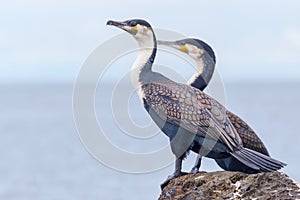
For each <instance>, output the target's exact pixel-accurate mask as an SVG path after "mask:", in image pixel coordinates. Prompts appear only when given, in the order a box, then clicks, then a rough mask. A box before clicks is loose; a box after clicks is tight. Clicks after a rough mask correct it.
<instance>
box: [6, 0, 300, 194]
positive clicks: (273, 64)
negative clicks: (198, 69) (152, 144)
mask: <svg viewBox="0 0 300 200" xmlns="http://www.w3.org/2000/svg"><path fill="white" fill-rule="evenodd" d="M299 8H300V2H297V1H292V0H287V1H285V2H283V1H279V0H275V1H264V2H261V1H258V0H254V1H251V2H241V1H238V0H228V1H224V2H222V1H210V2H207V1H197V2H195V1H189V0H187V1H184V3H175V2H174V1H169V0H167V1H157V0H152V1H149V2H140V1H137V0H132V1H126V2H121V1H118V0H111V1H109V2H107V3H105V2H100V1H81V0H78V1H69V0H63V1H57V0H54V1H49V0H45V1H34V0H27V1H7V2H2V4H1V7H0V22H1V26H0V69H1V73H0V89H1V94H0V110H1V112H0V130H1V134H0V157H1V160H2V161H1V164H0V177H1V178H0V198H1V199H83V198H87V199H156V198H158V196H159V194H160V187H159V185H160V183H161V182H162V181H163V180H164V179H165V178H166V177H167V176H168V175H169V174H170V173H171V172H173V165H171V166H168V167H166V168H164V169H161V170H159V171H155V172H152V173H147V174H127V173H122V172H118V171H115V170H113V169H110V168H108V167H106V166H104V165H102V164H100V163H99V162H98V161H96V160H95V159H94V158H93V157H92V156H91V155H90V154H89V153H88V152H87V151H86V150H85V148H84V146H83V145H82V144H81V142H80V139H79V137H78V135H77V132H76V128H75V124H74V122H73V115H72V89H73V83H74V81H75V79H76V76H77V74H78V72H79V70H80V68H81V66H82V64H83V62H84V61H85V59H86V58H87V57H88V56H89V54H90V53H91V52H92V51H93V50H94V49H95V48H96V47H98V46H99V45H100V44H101V43H103V42H105V41H106V40H108V39H109V38H111V37H112V36H115V35H117V34H119V33H120V30H117V29H115V28H110V27H106V25H105V24H106V21H107V20H109V19H115V20H125V19H130V18H143V19H146V20H147V21H149V22H150V23H151V24H152V26H153V27H155V28H163V29H169V30H175V31H177V32H179V33H182V34H184V35H186V36H189V37H196V38H201V39H203V40H204V41H206V42H208V43H209V44H210V45H211V46H212V47H213V49H214V51H215V52H216V55H217V70H218V71H219V73H220V75H221V76H222V79H223V81H224V87H225V90H226V96H227V102H226V105H227V107H228V108H229V109H230V110H232V111H234V112H235V113H236V114H238V115H240V116H241V117H242V118H243V119H245V121H247V122H248V123H249V124H250V125H251V126H252V127H253V128H254V130H255V131H256V132H257V133H258V135H259V136H260V137H261V139H262V140H263V141H264V143H265V144H266V146H267V148H268V150H269V152H270V153H271V155H272V156H273V157H274V158H278V159H280V160H282V161H284V162H286V163H288V166H287V167H285V168H284V169H283V170H282V171H283V172H285V173H287V174H288V175H289V176H290V177H291V178H293V179H294V180H296V181H298V182H300V172H299V170H298V168H299V166H300V162H299V161H298V160H297V157H298V156H299V148H298V142H299V141H300V135H299V130H298V129H299V128H298V124H299V122H298V120H299V113H300V93H299V92H300V82H299V81H300V67H299V66H300V56H299V55H300V24H299V19H300V13H299ZM133 59H134V56H129V57H128V59H127V60H126V59H125V60H124V61H123V62H122V63H121V62H116V63H115V65H116V66H117V65H118V64H124V65H126V66H127V65H130V64H131V63H132V62H133ZM182 73H183V74H184V75H185V76H191V74H192V72H191V71H183V72H182ZM118 78H119V76H118V71H117V70H115V71H112V72H111V76H107V80H106V84H108V85H109V84H110V81H111V82H113V81H115V80H116V79H118ZM108 88H109V87H108ZM141 109H142V106H141ZM105 112H106V111H105ZM105 112H102V113H105ZM99 113H100V114H99V115H101V111H99ZM108 120H109V119H108ZM107 123H108V124H109V123H110V122H109V121H108V122H107ZM111 123H112V125H111V126H113V121H111ZM115 134H117V132H116V133H115ZM119 134H122V133H121V131H120V132H119ZM115 138H118V136H116V137H115ZM161 138H162V140H164V142H167V141H168V140H167V138H166V137H164V136H163V135H162V134H161ZM116 142H117V141H116ZM138 143H139V141H134V142H132V143H131V145H133V146H134V145H137V144H138ZM190 157H191V158H189V159H188V160H187V162H186V163H185V166H184V169H185V170H189V168H190V166H191V165H192V163H193V159H194V155H191V156H190ZM202 163H203V164H202V167H201V169H202V170H204V171H215V170H221V169H220V168H218V166H217V165H216V164H215V163H214V162H213V161H212V160H209V159H205V160H204V161H203V162H202Z"/></svg>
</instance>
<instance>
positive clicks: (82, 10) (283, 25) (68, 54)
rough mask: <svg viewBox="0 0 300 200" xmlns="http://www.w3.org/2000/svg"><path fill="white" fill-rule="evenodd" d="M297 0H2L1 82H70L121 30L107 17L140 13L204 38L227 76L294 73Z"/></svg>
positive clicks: (299, 56) (297, 75)
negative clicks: (103, 44)
mask: <svg viewBox="0 0 300 200" xmlns="http://www.w3.org/2000/svg"><path fill="white" fill-rule="evenodd" d="M299 9H300V2H299V1H296V0H293V1H292V0H287V1H279V0H274V1H263V2H262V1H258V0H253V1H247V2H245V1H238V0H227V1H214V0H213V1H202V0H201V1H190V0H186V1H181V2H178V3H177V2H175V1H170V0H165V1H158V0H151V1H148V2H146V1H137V0H131V1H130V0H129V1H118V0H110V1H105V2H104V1H89V0H87V1H81V0H72V1H71V0H60V1H58V0H51V1H50V0H44V1H35V0H27V1H26V0H24V1H21V0H17V1H14V0H12V1H3V2H2V3H1V7H0V24H1V26H0V69H1V73H0V82H5V83H17V82H21V83H23V82H37V81H50V82H73V81H74V80H75V79H76V76H77V74H78V72H79V70H80V68H81V66H82V64H83V62H84V61H85V59H86V58H87V57H88V56H89V54H90V53H91V52H92V51H93V50H94V49H95V48H97V47H98V46H99V45H101V44H102V43H103V42H105V41H107V40H108V39H110V38H111V37H113V36H115V35H117V34H120V30H117V29H115V28H111V27H107V26H106V25H105V24H106V21H107V20H109V19H115V20H125V19H130V18H142V19H146V20H147V21H148V22H150V23H151V24H152V26H153V27H154V28H159V29H168V30H174V31H177V32H179V33H182V34H184V35H186V36H188V37H196V38H200V39H202V40H204V41H206V42H208V43H209V44H210V45H211V46H212V47H213V49H214V51H215V53H216V55H217V69H218V70H219V72H220V74H221V76H222V77H223V79H224V80H225V81H298V80H300V22H299V19H300V12H299Z"/></svg>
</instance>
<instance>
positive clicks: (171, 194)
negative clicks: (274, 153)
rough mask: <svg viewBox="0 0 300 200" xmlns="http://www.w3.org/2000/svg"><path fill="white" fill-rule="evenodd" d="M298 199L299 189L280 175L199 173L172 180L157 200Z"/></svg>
mask: <svg viewBox="0 0 300 200" xmlns="http://www.w3.org/2000/svg"><path fill="white" fill-rule="evenodd" d="M199 199H264V200H265V199H272V200H273V199H300V186H299V184H297V183H296V182H295V181H293V180H292V179H290V178H289V177H288V176H287V175H286V174H284V173H282V172H272V173H259V174H244V173H241V172H225V171H222V172H209V173H207V172H199V173H197V174H188V175H184V176H181V177H178V178H176V179H173V180H171V181H170V182H169V183H168V185H167V186H166V187H164V189H163V191H162V193H161V195H160V197H159V200H199Z"/></svg>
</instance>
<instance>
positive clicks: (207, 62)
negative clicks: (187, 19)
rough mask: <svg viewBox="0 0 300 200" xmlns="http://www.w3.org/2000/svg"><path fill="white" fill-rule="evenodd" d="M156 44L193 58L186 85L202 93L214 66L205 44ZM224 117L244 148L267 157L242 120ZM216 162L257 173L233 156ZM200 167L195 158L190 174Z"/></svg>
mask: <svg viewBox="0 0 300 200" xmlns="http://www.w3.org/2000/svg"><path fill="white" fill-rule="evenodd" d="M158 44H160V45H165V46H168V47H171V48H174V49H177V50H180V51H182V52H184V53H186V54H188V55H189V56H190V57H191V58H193V59H194V60H195V62H196V63H197V66H198V68H197V71H196V72H195V73H194V75H193V76H192V78H191V79H190V80H189V81H188V84H189V85H191V86H193V87H195V88H198V89H200V90H202V91H203V90H204V89H205V88H206V87H207V85H208V83H209V81H210V80H211V78H212V75H213V72H214V69H215V64H216V57H215V53H214V51H213V49H212V48H211V47H210V46H209V45H208V44H207V43H205V42H204V41H202V40H199V39H196V38H187V39H183V40H177V41H158ZM226 115H227V117H228V118H229V120H230V122H231V123H232V125H233V126H234V128H235V129H236V131H237V133H238V134H239V136H240V137H241V139H242V142H243V146H244V147H245V148H248V149H252V150H254V151H257V152H260V153H262V154H264V155H267V156H269V153H268V150H267V148H266V147H265V145H264V144H263V142H262V141H261V139H260V138H259V137H258V136H257V135H256V134H255V132H254V131H253V130H252V129H251V127H250V126H249V125H248V124H247V123H246V122H245V121H244V120H242V119H241V118H240V117H239V116H237V115H235V114H234V113H232V112H230V111H229V110H226ZM200 156H201V155H200ZM216 162H217V163H218V165H219V166H220V167H221V168H223V169H224V170H226V171H241V172H245V173H257V172H259V171H257V170H253V169H252V168H250V167H248V166H246V165H244V164H243V163H241V162H240V161H239V160H237V159H236V158H235V157H233V156H229V157H228V158H224V159H216ZM200 165H201V157H200V158H197V161H196V163H195V166H194V167H193V169H192V172H194V173H195V172H198V171H199V167H200Z"/></svg>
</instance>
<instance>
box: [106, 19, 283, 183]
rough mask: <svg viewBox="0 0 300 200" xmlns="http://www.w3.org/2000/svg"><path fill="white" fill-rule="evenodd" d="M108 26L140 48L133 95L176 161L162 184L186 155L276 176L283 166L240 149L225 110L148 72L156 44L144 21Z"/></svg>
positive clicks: (201, 94)
mask: <svg viewBox="0 0 300 200" xmlns="http://www.w3.org/2000/svg"><path fill="white" fill-rule="evenodd" d="M107 25H109V26H115V27H117V28H119V29H122V30H124V31H126V32H127V33H129V34H130V35H131V36H133V38H134V39H135V40H136V42H137V44H138V46H139V48H138V56H137V58H136V60H135V61H134V64H133V68H134V69H135V70H133V71H132V73H134V75H133V76H132V77H135V78H136V80H135V82H134V84H137V86H138V95H139V97H140V99H141V101H142V103H143V104H144V108H145V109H146V111H147V112H148V113H149V115H150V116H151V118H152V120H153V121H154V122H155V123H156V124H157V125H158V127H160V128H161V130H162V131H163V132H164V133H165V134H166V135H167V136H168V137H169V138H170V146H171V150H172V152H173V154H174V155H175V156H176V161H175V171H174V173H173V174H171V175H170V176H168V178H167V180H166V181H165V182H164V183H166V182H168V181H169V180H171V179H173V178H176V177H178V176H180V175H181V174H182V172H181V169H182V161H183V159H184V157H185V156H186V154H187V153H188V152H189V151H190V150H192V151H195V152H198V153H199V154H201V155H202V156H206V157H210V158H213V159H219V158H227V157H228V156H233V157H235V158H236V159H238V160H239V161H240V162H242V163H243V164H245V165H247V166H248V167H250V168H252V169H254V170H258V171H260V172H271V171H276V170H278V169H281V168H282V167H284V166H285V165H286V164H285V163H283V162H281V161H278V160H276V159H273V158H271V157H269V156H266V155H263V154H261V153H259V152H256V151H253V150H251V149H248V148H245V147H244V146H243V143H242V140H241V138H240V136H239V135H238V133H237V131H236V130H235V128H234V127H233V125H232V123H231V122H230V120H229V119H228V117H227V115H226V109H225V108H224V106H223V105H221V104H220V103H219V102H218V101H216V100H215V99H213V98H212V97H210V96H209V95H207V94H205V93H204V92H202V91H201V90H199V89H197V88H195V87H192V86H190V85H187V84H182V83H177V82H175V81H172V80H171V79H169V78H167V77H165V76H164V75H162V74H160V73H159V72H155V71H152V65H153V63H154V60H155V56H156V52H157V40H156V36H155V34H154V31H153V29H152V27H151V25H150V24H149V23H148V22H147V21H145V20H142V19H130V20H126V21H122V22H119V21H113V20H109V21H107ZM194 141H197V142H196V143H195V142H194ZM193 144H199V145H196V146H194V145H193Z"/></svg>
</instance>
